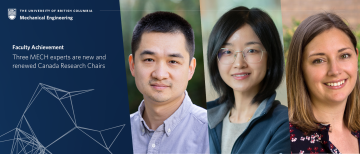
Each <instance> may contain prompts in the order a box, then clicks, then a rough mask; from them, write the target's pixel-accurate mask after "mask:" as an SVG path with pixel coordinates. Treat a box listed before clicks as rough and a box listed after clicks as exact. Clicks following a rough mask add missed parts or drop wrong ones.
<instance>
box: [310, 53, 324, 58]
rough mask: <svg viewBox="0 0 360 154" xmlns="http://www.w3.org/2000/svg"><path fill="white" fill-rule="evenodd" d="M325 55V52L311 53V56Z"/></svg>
mask: <svg viewBox="0 0 360 154" xmlns="http://www.w3.org/2000/svg"><path fill="white" fill-rule="evenodd" d="M324 55H325V53H314V54H311V55H309V57H311V56H324Z"/></svg>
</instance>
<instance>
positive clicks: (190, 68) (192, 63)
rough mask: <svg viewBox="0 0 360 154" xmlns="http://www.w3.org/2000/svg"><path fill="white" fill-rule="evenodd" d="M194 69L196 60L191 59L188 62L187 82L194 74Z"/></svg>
mask: <svg viewBox="0 0 360 154" xmlns="http://www.w3.org/2000/svg"><path fill="white" fill-rule="evenodd" d="M195 68H196V59H195V58H194V57H193V58H192V59H191V61H190V65H189V75H188V80H190V79H191V78H192V77H193V75H194V73H195Z"/></svg>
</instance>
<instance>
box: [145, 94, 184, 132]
mask: <svg viewBox="0 0 360 154" xmlns="http://www.w3.org/2000/svg"><path fill="white" fill-rule="evenodd" d="M184 98H185V93H183V95H181V96H180V97H178V98H176V99H175V100H171V101H168V102H154V101H152V100H151V99H145V98H144V104H145V110H144V113H143V119H144V121H145V122H146V124H147V125H148V127H149V128H150V129H152V130H156V129H157V128H158V127H159V126H160V125H161V124H163V123H164V121H165V120H166V119H167V118H169V117H170V116H171V115H172V114H173V113H174V112H175V111H176V110H177V109H178V108H179V107H180V105H181V104H182V102H183V100H184Z"/></svg>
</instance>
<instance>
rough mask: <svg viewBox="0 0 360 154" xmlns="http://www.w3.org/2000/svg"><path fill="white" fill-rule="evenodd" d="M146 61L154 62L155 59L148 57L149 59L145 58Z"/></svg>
mask: <svg viewBox="0 0 360 154" xmlns="http://www.w3.org/2000/svg"><path fill="white" fill-rule="evenodd" d="M144 61H145V62H153V61H154V59H150V58H148V59H144Z"/></svg>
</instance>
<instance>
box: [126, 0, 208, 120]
mask: <svg viewBox="0 0 360 154" xmlns="http://www.w3.org/2000/svg"><path fill="white" fill-rule="evenodd" d="M156 11H167V12H173V13H176V14H178V15H180V16H181V17H183V18H184V19H185V20H187V21H188V22H189V23H190V24H191V26H192V28H193V30H194V33H195V55H194V56H195V58H196V61H197V62H196V63H197V66H196V69H195V74H194V76H193V78H192V79H191V80H190V81H189V84H188V87H187V91H188V93H189V96H190V98H191V100H192V101H193V103H194V104H196V105H198V106H201V107H203V108H206V99H205V98H206V97H205V82H204V61H203V54H202V37H201V20H200V4H199V1H198V0H120V12H121V25H122V33H123V43H124V49H125V51H124V56H125V60H124V63H125V65H126V78H127V87H128V94H129V95H128V96H129V107H130V113H134V112H136V111H137V108H138V106H139V104H140V102H141V101H142V99H143V96H142V94H141V93H140V92H139V91H138V90H137V88H136V85H135V79H134V77H133V76H132V75H131V73H130V69H129V62H128V57H129V55H130V54H131V46H130V44H131V38H132V32H133V29H134V27H135V25H136V23H137V22H138V21H139V20H140V19H141V18H142V17H143V16H145V15H146V14H149V13H152V12H156ZM124 103H125V102H124Z"/></svg>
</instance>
